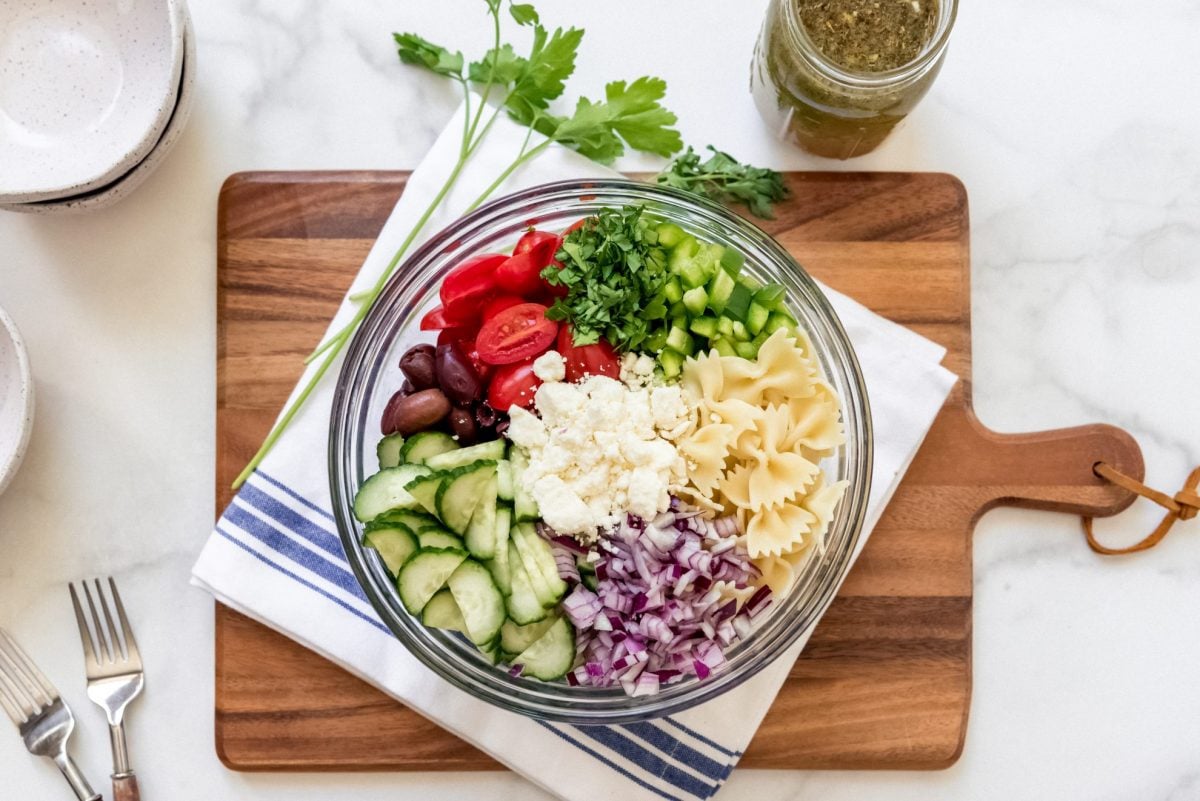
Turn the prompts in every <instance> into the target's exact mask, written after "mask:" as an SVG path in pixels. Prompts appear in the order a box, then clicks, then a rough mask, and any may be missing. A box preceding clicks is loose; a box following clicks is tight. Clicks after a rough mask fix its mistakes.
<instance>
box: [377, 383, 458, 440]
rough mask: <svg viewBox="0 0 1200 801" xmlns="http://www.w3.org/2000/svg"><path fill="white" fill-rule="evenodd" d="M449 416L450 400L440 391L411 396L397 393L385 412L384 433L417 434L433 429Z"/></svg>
mask: <svg viewBox="0 0 1200 801" xmlns="http://www.w3.org/2000/svg"><path fill="white" fill-rule="evenodd" d="M448 414H450V400H449V399H448V398H447V397H446V395H445V393H444V392H442V391H441V390H440V389H423V390H421V391H420V392H414V393H413V394H411V395H401V394H400V393H399V392H397V393H396V394H395V395H393V396H392V399H391V400H389V401H388V405H387V409H386V410H385V411H384V416H383V433H384V434H391V433H400V434H403V435H405V436H408V435H409V434H415V433H417V432H418V431H425V430H427V429H429V428H432V427H433V426H435V425H436V424H437V423H438V422H439V421H441V420H442V418H444V417H445V416H446V415H448Z"/></svg>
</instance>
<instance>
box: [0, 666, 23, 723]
mask: <svg viewBox="0 0 1200 801" xmlns="http://www.w3.org/2000/svg"><path fill="white" fill-rule="evenodd" d="M7 681H8V677H7V676H5V675H4V674H3V673H0V706H2V707H4V711H5V713H7V714H8V717H9V719H10V720H12V722H13V724H14V725H16V726H20V725H21V724H23V723H24V722H25V721H27V720H29V718H28V717H27V716H26V715H24V714H22V713H21V712H20V711H18V709H17V708H18V706H19V704H18V703H17V701H16V699H15V698H13V697H11V696H10V695H9V694H8V684H7Z"/></svg>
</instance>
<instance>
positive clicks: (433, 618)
mask: <svg viewBox="0 0 1200 801" xmlns="http://www.w3.org/2000/svg"><path fill="white" fill-rule="evenodd" d="M463 564H466V562H464V563H463ZM421 622H422V623H424V624H425V625H426V626H429V627H430V628H432V629H446V630H447V631H457V632H460V633H462V634H466V633H467V621H465V620H463V614H462V610H461V609H459V608H458V602H457V601H455V600H454V596H453V595H452V594H451V592H450V590H448V589H446V590H438V591H437V592H435V593H434V594H433V597H432V598H430V599H429V603H427V604H425V608H424V609H422V610H421Z"/></svg>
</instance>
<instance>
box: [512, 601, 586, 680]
mask: <svg viewBox="0 0 1200 801" xmlns="http://www.w3.org/2000/svg"><path fill="white" fill-rule="evenodd" d="M574 664H575V629H573V628H572V627H571V624H570V623H568V622H567V619H566V618H564V617H560V618H559V619H558V620H556V621H554V624H553V625H552V626H550V628H549V629H547V630H546V633H545V634H543V635H542V636H541V637H539V638H538V639H537V640H536V641H535V642H534V643H533V645H530V646H529V647H528V648H526V649H525V650H524V651H522V652H521V654H520V656H518V657H517V658H516V659H514V660H513V665H523V666H524V670H522V671H521V675H522V676H529V677H531V678H534V679H541V680H542V681H553V680H554V679H559V678H562V677H563V676H565V675H566V674H567V671H568V670H570V669H571V666H572V665H574Z"/></svg>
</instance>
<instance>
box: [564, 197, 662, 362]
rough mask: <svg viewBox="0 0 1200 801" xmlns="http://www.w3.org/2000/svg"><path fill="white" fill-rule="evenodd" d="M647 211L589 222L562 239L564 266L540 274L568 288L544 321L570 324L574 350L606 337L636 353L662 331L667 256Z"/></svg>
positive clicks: (633, 209)
mask: <svg viewBox="0 0 1200 801" xmlns="http://www.w3.org/2000/svg"><path fill="white" fill-rule="evenodd" d="M643 212H644V209H643V208H642V207H640V206H627V207H625V208H623V209H619V210H618V209H604V210H602V211H600V212H599V213H598V214H597V215H596V216H594V217H589V218H587V220H586V221H585V222H584V224H583V225H582V226H581V227H580V228H578V229H577V230H575V231H572V232H571V233H570V234H568V235H567V238H566V239H565V240H563V243H562V247H561V248H560V249H559V251H558V253H557V254H556V258H557V260H558V261H559V262H560V263H561V264H562V267H561V268H559V267H558V266H556V265H551V266H550V267H547V268H546V269H545V270H543V271H542V278H543V279H545V280H546V282H547V283H548V284H550V285H551V286H564V287H566V288H567V295H566V297H563V298H559V299H558V300H556V301H555V302H554V305H553V306H551V307H550V309H549V311H547V312H546V316H547V317H549V318H550V319H551V320H566V321H568V322H569V323H570V324H571V327H572V333H573V336H574V342H575V344H576V345H590V344H592V343H594V342H596V341H597V340H599V339H600V338H601V337H604V338H605V339H606V340H608V342H609V343H610V344H611V345H612V346H613V347H614V348H616V349H617V350H618V351H622V352H624V351H630V350H637V348H638V346H640V345H641V344H642V343H643V342H645V341H646V338H647V337H648V336H650V334H652V333H653V331H654V329H655V328H661V327H662V326H663V320H664V318H665V317H666V315H667V303H666V298H665V296H664V292H663V288H664V286H665V285H666V283H667V278H668V276H667V271H666V254H665V252H664V251H663V249H662V248H661V247H659V245H658V235H657V233H656V232H655V230H654V227H653V226H652V224H651V223H650V222H649V221H648V220H647V219H646V218H645V216H644V214H643Z"/></svg>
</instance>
